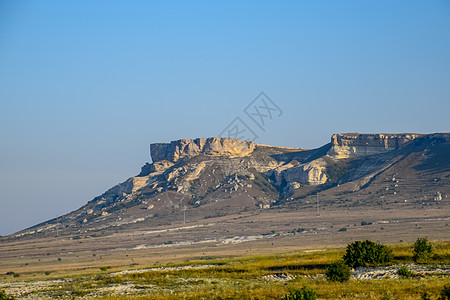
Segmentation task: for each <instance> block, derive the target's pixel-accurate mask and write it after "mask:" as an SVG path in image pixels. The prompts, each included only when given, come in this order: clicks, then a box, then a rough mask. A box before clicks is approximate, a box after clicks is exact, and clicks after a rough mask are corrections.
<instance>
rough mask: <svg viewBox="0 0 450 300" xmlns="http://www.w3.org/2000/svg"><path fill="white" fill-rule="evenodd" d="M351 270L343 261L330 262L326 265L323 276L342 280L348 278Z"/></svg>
mask: <svg viewBox="0 0 450 300" xmlns="http://www.w3.org/2000/svg"><path fill="white" fill-rule="evenodd" d="M350 275H351V271H350V267H349V266H347V265H346V264H345V263H344V262H343V261H338V262H335V263H332V264H331V265H329V266H328V268H327V271H326V272H325V276H326V277H327V279H328V280H330V281H339V282H344V281H347V280H349V279H350Z"/></svg>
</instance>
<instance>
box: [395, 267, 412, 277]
mask: <svg viewBox="0 0 450 300" xmlns="http://www.w3.org/2000/svg"><path fill="white" fill-rule="evenodd" d="M397 275H398V276H400V277H402V278H410V277H412V276H413V273H412V272H411V271H410V270H409V269H408V267H407V266H401V267H400V268H398V270H397Z"/></svg>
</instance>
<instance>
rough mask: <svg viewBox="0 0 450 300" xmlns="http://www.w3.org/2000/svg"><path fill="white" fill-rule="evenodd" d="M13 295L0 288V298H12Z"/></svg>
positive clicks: (5, 299) (10, 299) (6, 299)
mask: <svg viewBox="0 0 450 300" xmlns="http://www.w3.org/2000/svg"><path fill="white" fill-rule="evenodd" d="M14 299H16V298H14V296H11V295H8V294H6V292H5V291H2V290H0V300H14Z"/></svg>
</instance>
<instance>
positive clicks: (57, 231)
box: [56, 215, 59, 237]
mask: <svg viewBox="0 0 450 300" xmlns="http://www.w3.org/2000/svg"><path fill="white" fill-rule="evenodd" d="M58 236H59V216H58V215H56V237H58Z"/></svg>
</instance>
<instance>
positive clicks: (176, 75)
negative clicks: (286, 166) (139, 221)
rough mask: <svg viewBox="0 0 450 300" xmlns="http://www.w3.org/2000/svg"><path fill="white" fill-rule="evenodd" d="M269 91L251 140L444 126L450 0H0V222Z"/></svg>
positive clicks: (55, 200)
mask: <svg viewBox="0 0 450 300" xmlns="http://www.w3.org/2000/svg"><path fill="white" fill-rule="evenodd" d="M261 91H264V92H266V93H267V95H269V96H270V97H271V98H272V99H273V100H274V101H275V102H276V103H277V104H278V105H279V107H280V108H281V109H282V110H283V111H284V113H283V115H282V116H281V117H279V118H277V119H274V120H273V121H272V122H271V123H270V124H269V125H268V126H267V130H266V132H261V131H258V132H257V133H258V135H259V136H260V138H259V139H258V140H257V142H260V143H264V144H276V145H285V146H297V147H317V146H321V145H323V144H325V143H327V142H328V141H329V138H330V136H331V134H332V133H338V132H423V133H427V132H439V131H440V132H442V131H450V126H449V124H450V122H449V120H450V118H449V113H450V2H449V1H448V0H441V1H411V0H408V1H391V0H389V1H380V0H373V1H359V0H355V1H351V0H349V1H334V0H330V1H256V0H255V1H137V0H135V1H56V0H54V1H45V0H44V1H20V0H19V1H17V0H3V1H1V2H0V143H1V144H0V145H1V147H0V204H1V209H0V234H2V235H5V234H9V233H12V232H15V231H18V230H20V229H24V228H25V227H29V226H32V225H34V224H36V223H38V222H42V221H45V220H47V219H49V218H53V217H56V216H57V215H62V214H64V213H67V212H69V211H71V210H74V209H77V208H78V207H80V206H81V205H83V204H85V203H86V202H87V201H89V200H91V199H92V198H93V197H95V196H97V195H99V194H101V193H102V192H104V191H105V190H106V189H108V188H109V187H112V186H113V185H115V184H117V183H119V182H121V181H124V180H125V179H127V178H128V177H130V176H133V175H136V174H137V173H138V172H139V170H140V167H141V166H142V165H143V164H144V163H145V162H147V161H149V160H150V158H149V144H150V143H153V142H163V141H170V140H174V139H179V138H195V137H208V136H217V135H218V134H219V133H220V132H221V131H222V129H223V128H224V127H225V126H226V125H227V124H228V123H229V122H231V121H232V120H233V119H234V118H235V117H236V116H241V117H245V115H244V114H243V109H244V108H245V106H246V105H247V104H248V103H249V102H250V101H252V100H253V99H254V97H256V96H257V95H258V94H259V92H261Z"/></svg>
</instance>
